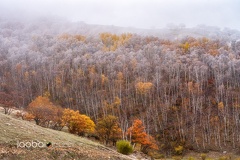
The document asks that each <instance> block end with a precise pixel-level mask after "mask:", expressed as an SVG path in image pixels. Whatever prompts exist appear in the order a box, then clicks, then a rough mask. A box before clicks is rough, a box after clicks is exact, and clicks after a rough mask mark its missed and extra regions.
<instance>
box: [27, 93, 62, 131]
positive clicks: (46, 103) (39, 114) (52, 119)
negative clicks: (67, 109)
mask: <svg viewBox="0 0 240 160" xmlns="http://www.w3.org/2000/svg"><path fill="white" fill-rule="evenodd" d="M27 112H28V113H27V114H31V115H32V117H33V119H34V121H35V122H36V124H37V125H40V126H43V127H50V128H54V129H56V128H58V127H60V118H61V115H62V108H61V107H58V106H55V105H54V104H53V103H52V102H51V101H50V99H49V98H48V96H38V97H37V98H36V99H35V100H33V101H32V102H31V103H30V104H29V105H28V107H27ZM30 117H31V116H30Z"/></svg>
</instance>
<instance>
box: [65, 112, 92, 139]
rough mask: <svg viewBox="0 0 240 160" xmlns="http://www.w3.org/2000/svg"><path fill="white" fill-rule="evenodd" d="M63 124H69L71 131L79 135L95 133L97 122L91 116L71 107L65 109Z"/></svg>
mask: <svg viewBox="0 0 240 160" xmlns="http://www.w3.org/2000/svg"><path fill="white" fill-rule="evenodd" d="M62 125H63V126H67V127H68V131H69V132H70V133H73V134H78V135H84V134H85V133H93V132H94V130H95V124H94V122H93V121H92V120H91V119H90V117H88V116H86V115H82V114H80V113H79V111H74V110H71V109H64V111H63V116H62Z"/></svg>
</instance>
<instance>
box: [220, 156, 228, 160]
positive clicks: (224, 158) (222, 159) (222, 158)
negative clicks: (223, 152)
mask: <svg viewBox="0 0 240 160" xmlns="http://www.w3.org/2000/svg"><path fill="white" fill-rule="evenodd" d="M227 159H228V158H227V157H226V156H223V157H220V158H219V160H227Z"/></svg>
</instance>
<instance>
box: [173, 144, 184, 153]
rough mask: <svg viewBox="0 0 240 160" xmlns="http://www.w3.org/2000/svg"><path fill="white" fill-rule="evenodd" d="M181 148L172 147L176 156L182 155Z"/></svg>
mask: <svg viewBox="0 0 240 160" xmlns="http://www.w3.org/2000/svg"><path fill="white" fill-rule="evenodd" d="M183 149H184V148H183V146H180V145H179V146H177V147H174V150H175V153H176V154H177V155H181V154H182V153H183Z"/></svg>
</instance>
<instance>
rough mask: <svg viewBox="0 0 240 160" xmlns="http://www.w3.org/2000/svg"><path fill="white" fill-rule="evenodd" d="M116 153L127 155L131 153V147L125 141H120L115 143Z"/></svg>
mask: <svg viewBox="0 0 240 160" xmlns="http://www.w3.org/2000/svg"><path fill="white" fill-rule="evenodd" d="M117 151H118V152H119V153H122V154H125V155H128V154H130V153H132V152H133V147H132V145H131V144H130V142H128V141H125V140H120V141H117Z"/></svg>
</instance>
